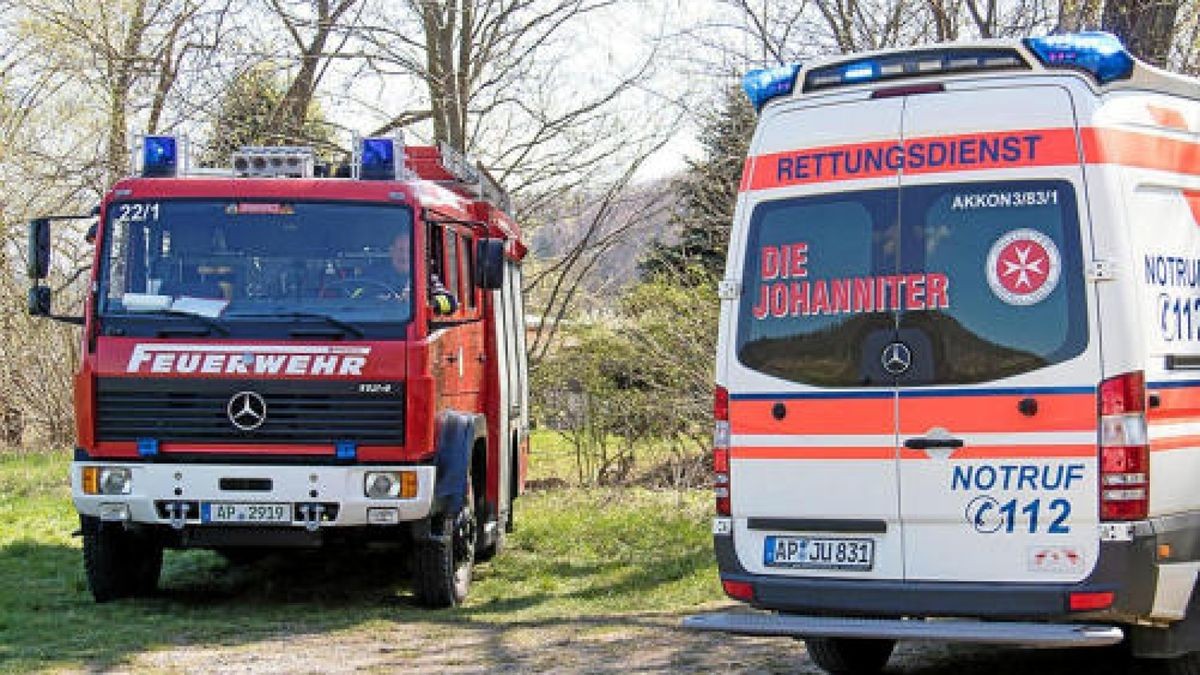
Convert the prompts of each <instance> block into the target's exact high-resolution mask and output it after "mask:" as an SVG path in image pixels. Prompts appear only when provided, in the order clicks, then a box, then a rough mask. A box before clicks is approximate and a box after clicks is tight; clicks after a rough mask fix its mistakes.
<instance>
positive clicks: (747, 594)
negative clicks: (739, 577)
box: [721, 579, 754, 602]
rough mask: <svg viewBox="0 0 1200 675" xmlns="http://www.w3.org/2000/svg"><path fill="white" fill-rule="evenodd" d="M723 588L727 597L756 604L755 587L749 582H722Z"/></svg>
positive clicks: (727, 580) (726, 580)
mask: <svg viewBox="0 0 1200 675" xmlns="http://www.w3.org/2000/svg"><path fill="white" fill-rule="evenodd" d="M721 588H722V589H723V590H724V591H725V595H728V596H729V597H731V598H733V599H734V600H741V601H742V602H754V585H753V584H751V583H750V582H747V581H731V580H729V579H722V580H721Z"/></svg>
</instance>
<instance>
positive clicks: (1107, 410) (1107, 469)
mask: <svg viewBox="0 0 1200 675" xmlns="http://www.w3.org/2000/svg"><path fill="white" fill-rule="evenodd" d="M1099 408H1100V410H1099V418H1100V419H1099V422H1100V519H1101V520H1141V519H1143V518H1145V517H1146V516H1147V515H1148V514H1149V512H1150V445H1149V437H1148V434H1147V431H1146V379H1145V376H1144V375H1143V374H1142V373H1141V372H1140V371H1137V372H1132V373H1125V374H1123V375H1118V376H1116V377H1111V378H1109V379H1107V380H1104V381H1103V382H1101V383H1100V391H1099Z"/></svg>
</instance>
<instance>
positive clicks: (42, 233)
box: [25, 218, 50, 279]
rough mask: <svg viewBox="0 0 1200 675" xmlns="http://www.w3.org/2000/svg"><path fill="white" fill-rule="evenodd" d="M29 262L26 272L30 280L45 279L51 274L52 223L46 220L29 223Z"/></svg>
mask: <svg viewBox="0 0 1200 675" xmlns="http://www.w3.org/2000/svg"><path fill="white" fill-rule="evenodd" d="M28 260H29V263H28V267H27V268H26V270H25V271H26V272H27V273H28V274H29V278H30V279H45V278H46V275H47V274H49V273H50V221H49V220H48V219H46V218H35V219H34V220H31V221H29V258H28Z"/></svg>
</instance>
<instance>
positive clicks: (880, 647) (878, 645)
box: [804, 638, 896, 675]
mask: <svg viewBox="0 0 1200 675" xmlns="http://www.w3.org/2000/svg"><path fill="white" fill-rule="evenodd" d="M804 643H805V645H806V646H807V647H808V655H809V656H811V657H812V660H813V661H814V662H815V663H816V664H817V665H818V666H820V667H821V669H822V670H824V671H825V672H828V673H832V674H833V675H874V674H875V673H879V672H881V671H883V667H884V666H886V665H887V662H888V659H889V658H891V656H892V649H894V648H895V646H896V641H895V640H858V639H850V638H808V639H807V640H805V641H804Z"/></svg>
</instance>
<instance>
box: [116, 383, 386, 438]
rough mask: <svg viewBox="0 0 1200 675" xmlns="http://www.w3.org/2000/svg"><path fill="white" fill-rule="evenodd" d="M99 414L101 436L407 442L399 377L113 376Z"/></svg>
mask: <svg viewBox="0 0 1200 675" xmlns="http://www.w3.org/2000/svg"><path fill="white" fill-rule="evenodd" d="M367 392H369V393H367ZM247 393H249V394H250V395H249V396H247V395H246V394H247ZM235 397H236V398H235ZM247 401H249V402H247ZM247 409H249V411H248V412H247ZM96 413H97V414H96V437H97V439H98V440H101V441H133V440H137V439H139V438H154V439H157V440H158V441H159V442H172V441H174V442H194V443H206V442H239V443H311V444H322V445H323V444H327V443H335V442H337V441H353V442H355V443H359V444H374V445H403V444H404V385H403V384H402V383H399V382H389V383H380V382H372V383H370V384H365V385H364V384H361V383H358V382H345V381H341V382H299V381H263V380H252V381H234V380H203V381H199V380H184V381H181V380H147V379H138V378H105V379H101V380H99V381H98V382H97V388H96ZM260 417H261V420H260Z"/></svg>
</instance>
